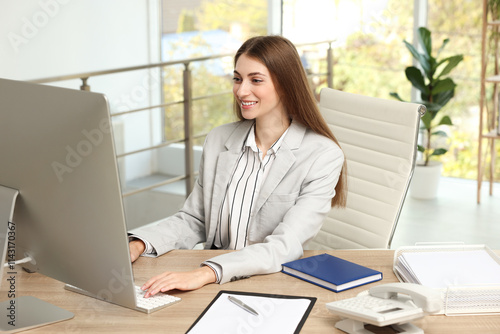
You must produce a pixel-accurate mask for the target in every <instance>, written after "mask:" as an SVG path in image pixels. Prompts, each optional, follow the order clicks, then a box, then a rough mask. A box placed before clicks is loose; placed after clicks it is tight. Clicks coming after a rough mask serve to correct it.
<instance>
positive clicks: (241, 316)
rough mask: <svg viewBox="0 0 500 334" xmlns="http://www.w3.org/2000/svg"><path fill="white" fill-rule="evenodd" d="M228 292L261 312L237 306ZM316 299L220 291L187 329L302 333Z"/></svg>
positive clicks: (195, 331) (190, 333)
mask: <svg viewBox="0 0 500 334" xmlns="http://www.w3.org/2000/svg"><path fill="white" fill-rule="evenodd" d="M228 296H235V297H236V298H238V299H240V300H241V301H243V302H244V303H245V304H247V305H249V306H250V307H252V308H253V309H255V310H256V311H257V312H258V313H259V315H253V314H251V313H249V312H247V311H245V310H244V309H242V308H241V307H238V306H236V305H235V304H233V303H232V302H231V301H230V300H229V299H228ZM315 301H316V298H313V297H298V296H284V295H271V294H259V293H247V292H239V291H220V292H219V293H218V294H217V296H216V297H215V298H214V300H213V301H212V303H211V304H210V305H209V306H207V308H206V309H205V311H204V312H203V313H202V314H201V315H200V316H199V317H198V319H197V320H196V321H195V323H194V324H193V325H192V326H191V328H190V329H189V330H188V331H187V333H188V334H198V333H203V334H210V333H214V334H215V333H216V334H225V333H262V334H266V333H270V334H271V333H272V334H275V333H283V334H286V333H290V334H292V333H298V332H299V331H300V329H301V328H302V325H303V324H304V322H305V320H306V319H307V316H308V315H309V313H310V311H311V309H312V307H313V305H314V303H315Z"/></svg>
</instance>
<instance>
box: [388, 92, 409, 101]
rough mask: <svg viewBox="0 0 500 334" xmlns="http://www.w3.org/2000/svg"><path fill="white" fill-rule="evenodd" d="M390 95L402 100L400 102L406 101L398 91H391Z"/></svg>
mask: <svg viewBox="0 0 500 334" xmlns="http://www.w3.org/2000/svg"><path fill="white" fill-rule="evenodd" d="M389 95H390V96H392V97H393V98H395V99H397V100H399V101H402V102H406V101H405V100H403V99H402V98H401V97H400V96H399V94H398V93H396V92H392V93H389Z"/></svg>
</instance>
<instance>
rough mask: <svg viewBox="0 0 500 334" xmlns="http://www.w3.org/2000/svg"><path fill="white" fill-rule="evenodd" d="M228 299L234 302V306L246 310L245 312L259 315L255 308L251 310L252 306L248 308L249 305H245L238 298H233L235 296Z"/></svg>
mask: <svg viewBox="0 0 500 334" xmlns="http://www.w3.org/2000/svg"><path fill="white" fill-rule="evenodd" d="M227 298H228V299H229V300H230V301H231V302H233V303H234V304H236V305H238V306H239V307H241V308H242V309H244V310H245V311H247V312H250V313H252V314H253V315H259V314H258V313H257V311H255V310H254V309H253V308H251V307H250V306H248V305H247V304H245V303H243V302H242V301H241V300H239V299H238V298H236V297H233V296H227Z"/></svg>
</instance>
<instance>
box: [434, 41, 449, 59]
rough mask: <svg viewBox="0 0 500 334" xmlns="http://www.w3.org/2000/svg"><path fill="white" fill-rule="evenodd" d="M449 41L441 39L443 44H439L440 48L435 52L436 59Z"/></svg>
mask: <svg viewBox="0 0 500 334" xmlns="http://www.w3.org/2000/svg"><path fill="white" fill-rule="evenodd" d="M449 41H450V39H449V38H446V39H443V44H441V47H440V48H439V50H438V52H437V57H439V54H440V53H441V52H442V51H443V50H444V47H445V46H446V44H448V42H449Z"/></svg>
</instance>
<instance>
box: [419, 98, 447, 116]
mask: <svg viewBox="0 0 500 334" xmlns="http://www.w3.org/2000/svg"><path fill="white" fill-rule="evenodd" d="M422 104H425V107H426V108H427V111H428V112H429V113H434V114H435V113H437V112H438V111H439V110H441V108H443V106H442V105H440V104H437V103H431V102H427V101H422Z"/></svg>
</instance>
